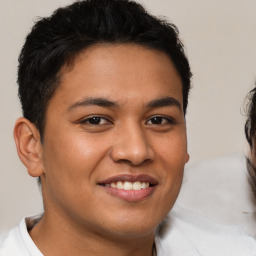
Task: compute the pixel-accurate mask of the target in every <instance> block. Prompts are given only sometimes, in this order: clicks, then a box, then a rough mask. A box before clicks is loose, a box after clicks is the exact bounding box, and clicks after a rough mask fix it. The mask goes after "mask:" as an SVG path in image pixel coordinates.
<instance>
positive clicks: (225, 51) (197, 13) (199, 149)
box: [0, 0, 256, 231]
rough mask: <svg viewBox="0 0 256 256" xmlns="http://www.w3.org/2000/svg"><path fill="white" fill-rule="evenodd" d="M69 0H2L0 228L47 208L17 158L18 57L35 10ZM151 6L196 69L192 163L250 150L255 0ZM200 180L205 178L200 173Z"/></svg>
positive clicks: (44, 11)
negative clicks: (247, 125)
mask: <svg viewBox="0 0 256 256" xmlns="http://www.w3.org/2000/svg"><path fill="white" fill-rule="evenodd" d="M71 2H73V1H70V0H69V1H68V0H62V1H61V0H44V1H41V0H22V1H20V0H10V1H3V0H1V9H0V31H1V40H0V46H1V47H0V72H1V73H0V74H1V75H0V120H1V125H0V160H1V172H0V231H3V230H7V229H9V228H10V227H12V226H14V225H17V224H18V222H19V220H20V218H21V217H23V216H27V215H32V214H35V213H37V212H38V211H41V210H42V204H41V196H40V191H39V189H38V187H37V184H36V181H35V180H34V179H32V178H30V177H29V176H28V174H27V173H26V169H25V168H24V167H23V166H22V164H21V163H20V161H19V159H18V157H17V154H16V149H15V145H14V141H13V136H12V130H13V126H14V123H15V120H16V119H17V118H18V117H19V116H21V111H20V105H19V101H18V97H17V85H16V72H17V64H18V63H17V58H18V54H19V51H20V49H21V47H22V45H23V42H24V39H25V36H26V34H27V33H28V32H29V30H30V28H31V26H32V25H33V23H34V22H35V21H36V20H37V17H40V16H46V15H49V14H51V12H52V11H53V10H54V9H55V8H57V7H59V6H64V5H66V4H68V3H71ZM139 2H142V3H144V5H145V7H146V8H147V9H148V10H149V11H150V12H151V13H153V14H156V15H162V16H166V17H168V20H169V21H171V22H173V23H174V24H176V25H177V26H178V28H179V30H180V36H181V38H182V39H183V42H184V45H185V48H186V52H187V55H188V58H189V60H190V64H191V68H192V72H193V74H194V76H193V89H192V91H191V95H190V102H189V107H188V114H187V127H188V128H187V129H188V149H189V153H190V156H191V159H190V163H196V162H198V161H201V160H203V159H208V158H212V157H217V156H221V155H225V154H228V153H232V152H244V153H246V151H247V147H246V143H245V138H244V131H243V127H244V121H245V117H244V110H243V109H244V99H245V96H246V94H247V93H248V91H249V90H250V89H251V88H253V84H254V80H255V78H256V76H255V74H256V68H255V66H256V29H255V28H256V15H255V14H256V1H255V0H232V1H231V0H216V1H212V0H193V1H190V0H158V1H156V0H144V1H139ZM198 184H200V180H199V181H198Z"/></svg>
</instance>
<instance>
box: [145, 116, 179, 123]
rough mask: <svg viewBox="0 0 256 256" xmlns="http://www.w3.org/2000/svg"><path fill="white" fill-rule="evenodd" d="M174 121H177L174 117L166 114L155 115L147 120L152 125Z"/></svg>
mask: <svg viewBox="0 0 256 256" xmlns="http://www.w3.org/2000/svg"><path fill="white" fill-rule="evenodd" d="M174 123H175V121H174V120H173V118H171V117H165V116H153V117H151V118H150V119H149V120H148V121H147V124H150V125H166V124H174Z"/></svg>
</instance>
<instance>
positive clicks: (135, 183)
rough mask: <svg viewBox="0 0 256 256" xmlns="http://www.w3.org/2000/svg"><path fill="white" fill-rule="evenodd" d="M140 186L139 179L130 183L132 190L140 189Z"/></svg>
mask: <svg viewBox="0 0 256 256" xmlns="http://www.w3.org/2000/svg"><path fill="white" fill-rule="evenodd" d="M141 188H142V185H141V182H140V181H136V182H134V183H133V184H132V189H133V190H140V189H141Z"/></svg>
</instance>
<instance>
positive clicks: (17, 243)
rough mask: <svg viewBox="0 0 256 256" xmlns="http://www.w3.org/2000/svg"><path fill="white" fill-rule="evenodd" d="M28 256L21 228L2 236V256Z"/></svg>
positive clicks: (0, 240) (0, 237)
mask: <svg viewBox="0 0 256 256" xmlns="http://www.w3.org/2000/svg"><path fill="white" fill-rule="evenodd" d="M13 255H15V256H27V255H29V254H28V253H27V252H26V248H25V245H24V243H23V241H22V237H21V234H20V229H19V226H17V227H15V228H13V229H11V230H10V231H9V232H7V233H5V234H2V235H1V236H0V256H13Z"/></svg>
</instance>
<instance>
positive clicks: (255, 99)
mask: <svg viewBox="0 0 256 256" xmlns="http://www.w3.org/2000/svg"><path fill="white" fill-rule="evenodd" d="M255 86H256V82H255ZM247 101H248V105H247V120H246V123H245V135H246V139H247V141H248V143H249V145H250V149H251V156H250V157H247V170H248V174H249V182H250V185H251V188H252V191H253V194H254V196H255V198H256V166H255V161H253V158H254V157H255V158H256V87H255V88H254V89H252V90H251V91H250V92H249V94H248V95H247Z"/></svg>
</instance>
